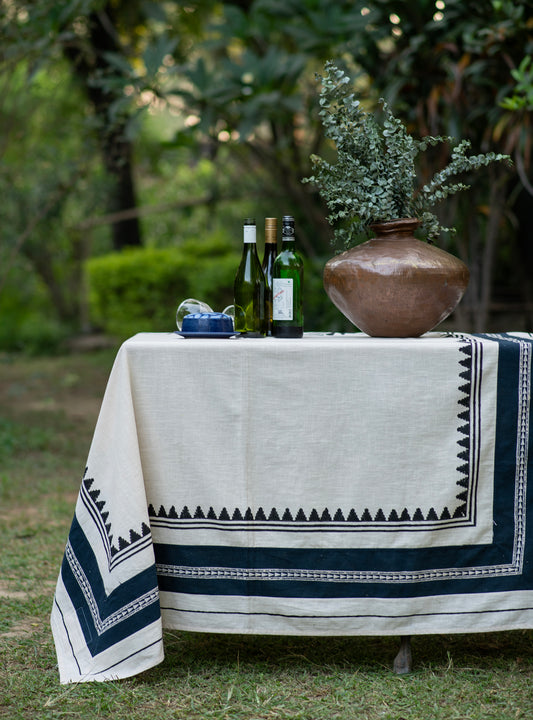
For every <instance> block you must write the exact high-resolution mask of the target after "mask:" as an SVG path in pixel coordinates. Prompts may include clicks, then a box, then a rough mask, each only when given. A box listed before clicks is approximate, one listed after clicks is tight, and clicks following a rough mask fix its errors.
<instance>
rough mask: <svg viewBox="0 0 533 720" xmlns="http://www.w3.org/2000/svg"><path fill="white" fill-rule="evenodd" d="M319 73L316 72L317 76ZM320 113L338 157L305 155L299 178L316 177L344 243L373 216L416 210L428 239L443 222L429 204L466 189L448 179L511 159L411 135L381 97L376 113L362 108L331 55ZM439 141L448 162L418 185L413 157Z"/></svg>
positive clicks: (356, 237)
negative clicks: (309, 167)
mask: <svg viewBox="0 0 533 720" xmlns="http://www.w3.org/2000/svg"><path fill="white" fill-rule="evenodd" d="M319 77H320V76H319ZM321 81H322V88H321V92H320V100H319V103H320V110H319V115H320V118H321V121H322V125H323V127H324V132H325V135H326V137H328V138H329V139H330V140H332V141H333V143H334V144H335V146H336V151H337V155H336V161H335V162H328V161H326V160H325V159H324V158H321V157H319V156H317V155H312V156H311V161H312V164H313V168H314V171H315V172H314V174H313V175H312V176H310V177H308V178H305V179H304V182H309V183H313V184H315V185H316V186H317V187H318V189H319V192H320V194H321V195H322V197H323V199H324V201H325V202H326V204H327V206H328V208H329V210H330V215H329V216H328V220H329V222H330V223H331V224H332V225H333V227H334V228H335V239H336V240H337V241H338V242H340V243H341V244H342V245H344V247H351V246H352V245H354V244H356V243H357V242H358V240H359V237H360V236H361V234H362V233H364V232H366V231H367V229H368V228H369V226H370V225H372V223H375V222H383V221H386V220H393V219H398V218H405V217H416V218H418V219H419V220H420V221H421V223H422V227H423V228H424V230H425V233H426V236H427V238H428V240H430V241H433V240H434V239H435V238H436V237H438V235H439V234H440V232H441V231H445V230H447V231H453V228H444V227H442V226H441V224H440V223H439V220H438V218H437V216H436V215H434V214H433V213H432V212H431V210H430V208H432V207H433V206H434V205H436V204H437V203H439V202H441V201H442V200H444V199H446V198H447V197H448V196H450V195H452V194H454V193H456V192H459V191H461V190H466V189H468V187H469V186H468V185H465V184H464V183H462V182H451V178H453V177H455V176H457V175H460V174H462V173H466V172H469V171H471V170H478V169H479V168H481V167H483V166H486V165H488V164H490V163H492V162H496V161H502V160H509V156H508V155H501V154H496V153H486V154H480V155H467V151H468V150H469V149H470V143H469V142H468V141H467V140H463V141H462V142H460V143H459V144H455V141H454V139H453V138H451V137H441V136H438V137H431V136H426V137H423V138H422V139H420V140H417V139H415V138H414V137H413V136H412V135H410V134H409V133H408V132H407V129H406V127H405V125H404V124H403V123H402V122H401V120H399V119H398V118H396V117H395V116H394V115H393V114H392V112H391V110H390V108H389V107H388V105H387V103H386V102H385V101H384V100H381V101H380V104H381V106H382V109H383V114H382V117H381V118H380V119H378V116H377V115H375V114H372V113H368V112H365V111H364V110H363V108H362V107H361V103H360V102H359V100H357V99H356V96H355V93H354V92H352V91H351V89H350V86H349V85H350V78H349V77H348V76H347V75H346V74H345V73H344V71H343V70H341V69H339V68H338V67H336V66H335V65H334V63H332V62H327V63H326V65H325V74H324V76H323V77H321ZM440 143H450V145H451V146H452V148H453V149H452V153H451V159H450V162H449V164H448V165H447V166H446V167H445V168H443V169H442V170H440V171H439V172H437V173H436V174H435V175H434V177H433V178H432V179H431V180H430V182H428V183H427V184H425V185H424V186H423V187H421V188H419V187H418V183H417V172H416V161H417V158H418V156H419V154H420V153H421V152H424V151H426V150H427V149H428V148H429V147H432V146H435V145H438V144H440Z"/></svg>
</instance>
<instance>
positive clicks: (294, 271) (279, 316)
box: [272, 215, 304, 338]
mask: <svg viewBox="0 0 533 720" xmlns="http://www.w3.org/2000/svg"><path fill="white" fill-rule="evenodd" d="M303 280H304V265H303V260H302V258H301V256H300V255H299V254H298V252H297V250H296V241H295V237H294V218H293V217H291V216H290V215H285V216H284V217H283V221H282V230H281V252H280V254H279V255H278V256H277V258H276V260H275V262H274V275H273V280H272V288H273V293H274V294H273V302H272V335H274V337H280V338H297V337H302V335H303V331H304V314H303V303H302V293H303Z"/></svg>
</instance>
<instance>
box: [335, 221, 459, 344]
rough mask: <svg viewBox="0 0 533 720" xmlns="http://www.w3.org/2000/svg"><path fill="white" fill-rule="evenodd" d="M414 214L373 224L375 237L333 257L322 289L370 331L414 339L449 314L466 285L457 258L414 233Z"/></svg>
mask: <svg viewBox="0 0 533 720" xmlns="http://www.w3.org/2000/svg"><path fill="white" fill-rule="evenodd" d="M419 225H420V223H419V221H418V220H416V219H414V218H405V219H401V220H391V221H389V222H383V223H375V224H374V225H372V226H371V227H372V230H373V231H374V232H375V233H376V237H375V238H372V239H371V240H368V241H367V242H365V243H362V244H361V245H357V246H356V247H354V248H351V249H350V250H347V251H346V252H343V253H342V254H340V255H337V256H336V257H334V258H332V259H331V260H329V261H328V262H327V263H326V266H325V268H324V288H325V290H326V292H327V294H328V296H329V298H330V299H331V300H332V302H333V303H334V304H335V305H336V306H337V307H338V308H339V310H340V311H341V312H342V313H343V315H345V316H346V317H347V318H348V319H349V320H350V321H351V322H353V324H354V325H355V326H356V327H358V328H359V329H360V330H362V331H363V332H365V333H367V334H368V335H373V336H380V337H418V336H419V335H422V334H423V333H425V332H429V331H430V330H432V329H433V328H434V327H436V326H437V325H438V324H439V323H441V322H442V321H443V320H444V319H445V318H447V317H448V315H450V313H452V312H453V310H454V309H455V308H456V306H457V305H458V303H459V301H460V300H461V298H462V297H463V294H464V292H465V290H466V288H467V286H468V279H469V275H470V273H469V271H468V268H467V266H466V265H465V264H464V263H463V262H462V261H461V260H459V259H458V258H456V257H454V256H453V255H450V253H447V252H446V251H445V250H441V249H440V248H437V247H435V246H434V245H428V244H427V243H425V242H422V241H421V240H417V239H416V238H415V237H414V236H413V232H414V231H415V230H416V228H417V227H418V226H419Z"/></svg>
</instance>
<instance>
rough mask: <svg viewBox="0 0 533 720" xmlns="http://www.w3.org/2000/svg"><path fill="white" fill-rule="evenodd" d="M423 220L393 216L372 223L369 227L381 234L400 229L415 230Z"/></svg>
mask: <svg viewBox="0 0 533 720" xmlns="http://www.w3.org/2000/svg"><path fill="white" fill-rule="evenodd" d="M421 224H422V222H421V221H420V220H419V219H418V218H415V217H413V218H393V219H391V220H379V221H378V222H373V223H370V225H369V227H370V228H371V229H372V230H374V232H379V233H381V234H385V233H392V232H397V231H398V230H400V231H404V232H406V231H409V230H411V231H413V232H414V231H415V230H416V229H417V228H418V227H420V225H421Z"/></svg>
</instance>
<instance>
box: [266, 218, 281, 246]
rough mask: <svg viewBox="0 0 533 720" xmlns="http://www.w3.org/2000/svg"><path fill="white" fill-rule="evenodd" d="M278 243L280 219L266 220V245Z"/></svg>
mask: <svg viewBox="0 0 533 720" xmlns="http://www.w3.org/2000/svg"><path fill="white" fill-rule="evenodd" d="M277 242H278V219H277V218H275V217H268V218H265V243H277Z"/></svg>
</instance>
